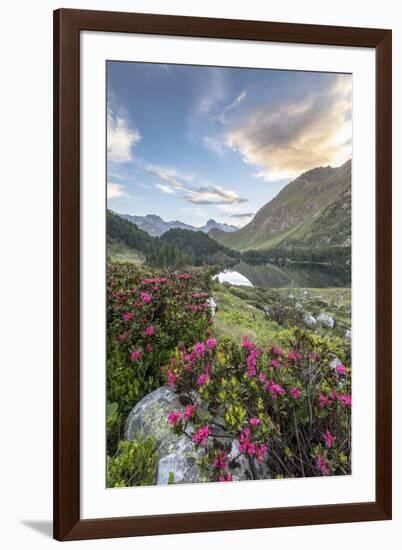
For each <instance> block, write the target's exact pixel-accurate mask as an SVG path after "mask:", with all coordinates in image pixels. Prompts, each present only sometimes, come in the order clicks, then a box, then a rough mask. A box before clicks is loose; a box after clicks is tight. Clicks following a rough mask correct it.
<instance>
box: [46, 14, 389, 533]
mask: <svg viewBox="0 0 402 550" xmlns="http://www.w3.org/2000/svg"><path fill="white" fill-rule="evenodd" d="M84 30H89V31H103V32H120V33H122V32H124V33H140V34H151V35H175V36H187V37H204V38H219V39H241V40H259V41H271V42H272V41H273V42H289V43H301V44H320V45H335V46H353V47H365V48H374V49H375V56H376V174H375V177H376V498H375V501H373V502H364V503H347V504H336V505H319V506H318V505H317V506H301V507H288V508H271V509H256V510H244V511H222V512H202V513H186V514H174V515H157V516H141V517H138V516H135V517H118V518H107V519H80V78H79V77H80V31H84ZM391 52H392V35H391V31H390V30H382V29H370V28H349V27H332V26H318V25H300V24H290V23H270V22H261V21H239V20H224V19H207V18H194V17H182V16H165V15H149V14H136V13H117V12H101V11H82V10H69V9H61V10H57V11H55V12H54V159H53V160H54V537H55V538H56V539H58V540H76V539H94V538H105V537H123V536H136V535H158V534H166V533H189V532H201V531H220V530H228V529H255V528H262V527H279V526H290V525H306V524H323V523H337V522H352V521H353V522H356V521H372V520H385V519H391V510H392V472H391V469H392V462H391V461H392V458H391V437H392V426H391V395H392V390H391V374H392V373H391V99H392V97H391V55H392V53H391Z"/></svg>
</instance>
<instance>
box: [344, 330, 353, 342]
mask: <svg viewBox="0 0 402 550" xmlns="http://www.w3.org/2000/svg"><path fill="white" fill-rule="evenodd" d="M345 338H348V340H351V339H352V331H351V330H350V328H348V329H346V330H345Z"/></svg>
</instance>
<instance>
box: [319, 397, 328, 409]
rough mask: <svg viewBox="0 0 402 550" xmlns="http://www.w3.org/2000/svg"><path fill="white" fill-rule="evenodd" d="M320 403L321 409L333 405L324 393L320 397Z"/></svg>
mask: <svg viewBox="0 0 402 550" xmlns="http://www.w3.org/2000/svg"><path fill="white" fill-rule="evenodd" d="M318 401H319V403H320V407H321V409H323V408H324V407H327V406H328V405H330V404H331V400H330V399H329V398H328V397H326V396H325V395H324V394H323V393H320V395H319V397H318Z"/></svg>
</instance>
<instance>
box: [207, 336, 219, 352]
mask: <svg viewBox="0 0 402 550" xmlns="http://www.w3.org/2000/svg"><path fill="white" fill-rule="evenodd" d="M216 345H217V341H216V338H208V340H207V348H208V349H210V350H213V349H215V348H216Z"/></svg>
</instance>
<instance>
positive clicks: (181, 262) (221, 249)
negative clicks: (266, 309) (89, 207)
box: [106, 210, 240, 267]
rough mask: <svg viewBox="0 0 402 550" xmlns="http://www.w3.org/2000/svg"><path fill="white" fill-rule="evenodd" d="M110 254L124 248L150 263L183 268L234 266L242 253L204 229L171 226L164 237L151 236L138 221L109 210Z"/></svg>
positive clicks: (130, 253) (108, 233)
mask: <svg viewBox="0 0 402 550" xmlns="http://www.w3.org/2000/svg"><path fill="white" fill-rule="evenodd" d="M106 224H107V249H108V251H107V253H108V256H109V257H112V256H113V255H114V254H113V253H114V251H118V250H123V252H124V253H125V255H126V256H127V255H129V256H130V257H135V256H138V253H139V254H140V256H141V257H142V258H144V257H145V261H146V263H147V264H148V265H150V266H158V267H182V266H189V265H196V266H200V265H204V264H209V265H231V264H234V263H237V262H238V261H239V259H240V253H239V252H236V251H234V250H229V249H228V248H226V247H225V246H223V245H222V244H219V243H217V242H216V241H214V240H213V239H211V238H210V237H209V236H208V235H207V234H206V233H203V232H202V231H193V230H189V229H178V228H177V229H169V231H166V232H165V233H164V234H163V235H162V236H161V237H152V236H151V235H149V234H148V233H147V232H146V231H144V230H143V229H140V228H139V227H138V226H137V225H136V224H135V223H132V222H129V221H128V220H126V219H124V218H122V217H121V216H118V215H117V214H115V213H114V212H111V211H110V210H108V211H107V217H106Z"/></svg>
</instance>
